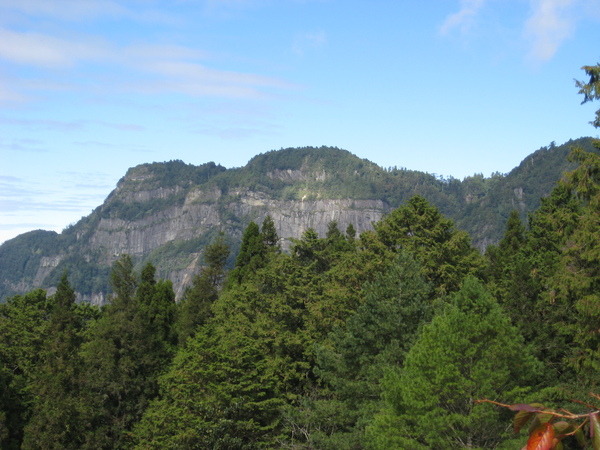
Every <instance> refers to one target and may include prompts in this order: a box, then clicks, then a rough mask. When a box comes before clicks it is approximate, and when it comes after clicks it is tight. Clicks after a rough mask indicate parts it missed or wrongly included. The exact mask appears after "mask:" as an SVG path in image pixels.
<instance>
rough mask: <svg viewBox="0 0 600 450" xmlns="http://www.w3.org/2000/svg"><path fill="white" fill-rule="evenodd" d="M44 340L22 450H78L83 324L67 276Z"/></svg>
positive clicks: (53, 302)
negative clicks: (32, 405)
mask: <svg viewBox="0 0 600 450" xmlns="http://www.w3.org/2000/svg"><path fill="white" fill-rule="evenodd" d="M50 303H51V308H50V314H49V323H48V333H47V340H46V342H45V346H44V349H43V351H42V353H41V362H40V363H39V365H38V367H37V370H36V374H35V376H34V381H33V383H32V388H31V389H32V391H33V392H34V393H35V396H36V401H35V404H34V407H33V415H32V417H31V419H30V421H29V423H28V424H27V426H26V427H25V435H24V440H23V445H22V448H24V449H30V448H31V449H34V448H55V449H70V448H71V449H77V448H80V447H81V445H82V437H83V426H82V423H81V417H80V416H81V411H82V409H84V408H85V405H82V404H81V399H80V397H79V394H80V390H81V385H80V375H81V370H82V365H81V360H80V357H79V354H78V352H79V346H80V345H81V342H82V336H81V333H80V332H81V330H82V328H83V324H82V322H81V319H80V317H79V316H78V314H77V312H76V304H75V292H74V291H73V289H72V288H71V286H70V285H69V282H68V279H67V274H66V272H65V273H64V274H63V276H62V278H61V279H60V282H59V283H58V286H57V289H56V293H55V294H54V295H53V296H52V297H51V299H50Z"/></svg>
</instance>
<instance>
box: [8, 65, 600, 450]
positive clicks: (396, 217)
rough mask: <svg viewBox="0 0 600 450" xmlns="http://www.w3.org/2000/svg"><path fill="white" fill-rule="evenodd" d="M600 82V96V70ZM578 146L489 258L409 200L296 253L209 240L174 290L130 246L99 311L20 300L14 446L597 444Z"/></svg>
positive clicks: (592, 176)
mask: <svg viewBox="0 0 600 450" xmlns="http://www.w3.org/2000/svg"><path fill="white" fill-rule="evenodd" d="M586 73H587V74H588V75H589V76H590V81H589V82H586V83H581V85H580V86H579V87H580V89H581V93H583V94H584V95H585V99H586V100H594V99H598V98H599V97H600V81H599V79H600V65H598V66H594V67H587V68H586ZM597 114H598V115H597V118H596V121H595V122H594V125H596V126H600V122H598V120H599V119H598V118H600V111H599V112H598V113H597ZM595 145H596V147H598V148H599V149H600V141H599V142H596V143H595ZM569 158H570V160H571V161H572V162H573V163H574V164H575V169H574V170H572V171H570V172H568V173H567V174H565V176H564V178H563V179H562V180H561V181H559V182H558V183H557V184H556V185H555V186H554V188H553V190H552V192H551V194H550V195H549V196H547V197H545V198H543V199H542V200H541V203H540V206H539V208H538V209H537V210H536V211H535V212H533V213H531V214H530V215H529V217H528V218H527V221H526V222H523V221H522V218H521V217H520V215H519V213H518V211H516V210H515V211H514V212H513V213H512V214H510V217H509V219H508V221H507V223H506V227H505V232H504V236H503V238H502V239H501V241H500V242H499V244H498V245H496V246H489V247H488V248H487V250H486V251H485V253H484V254H482V253H481V252H479V251H478V250H477V249H476V248H475V247H473V245H472V243H471V237H470V236H469V234H468V233H467V232H465V231H461V230H459V229H458V228H457V227H456V225H455V224H454V222H453V221H452V220H450V219H448V218H446V217H445V216H444V215H443V214H442V213H441V212H440V210H439V209H438V208H437V207H435V206H433V205H432V204H431V203H430V202H429V201H428V200H427V199H426V198H425V197H423V196H414V197H412V198H411V199H410V200H409V201H407V202H405V203H404V204H403V205H401V206H400V207H399V208H397V209H395V210H394V211H392V212H390V213H389V214H388V215H386V216H385V217H384V218H383V219H382V220H381V221H379V222H377V223H376V224H375V225H374V229H373V230H371V231H366V232H363V233H362V234H360V235H357V233H356V231H355V230H354V229H353V228H352V226H350V227H348V229H346V230H340V229H339V227H338V225H337V223H336V222H331V223H330V224H329V227H328V231H327V233H326V235H325V236H319V235H318V234H317V233H316V232H315V231H314V230H312V229H308V230H307V231H306V232H305V233H304V234H303V235H302V237H301V238H300V239H297V240H294V241H293V245H292V246H291V248H290V251H289V252H283V251H282V250H281V248H280V239H279V237H278V236H277V232H276V229H275V226H274V223H273V221H272V219H271V218H270V217H269V216H267V218H266V219H265V220H264V221H263V222H262V223H260V224H257V223H254V222H251V223H250V224H249V225H248V226H247V227H246V228H245V230H244V233H243V238H242V242H241V246H240V249H239V253H238V254H237V257H236V258H235V265H234V267H233V268H232V269H231V270H228V265H227V260H228V258H229V257H230V248H229V245H228V244H227V240H226V239H225V237H224V236H223V235H220V236H216V237H215V238H214V239H213V241H212V242H211V243H210V245H208V246H207V247H206V248H205V251H204V265H203V267H202V269H201V270H200V271H199V272H198V273H197V274H196V275H195V277H194V279H193V282H192V284H191V285H190V286H189V287H188V289H187V290H186V292H185V294H184V296H183V298H182V300H181V301H180V302H175V294H174V292H173V286H172V283H171V281H170V280H168V279H157V277H156V268H155V267H154V266H153V265H152V263H150V262H148V263H146V264H145V266H144V267H143V268H142V269H141V270H140V271H139V272H137V271H136V270H135V267H134V264H133V261H132V258H131V257H130V256H129V255H123V256H121V258H120V259H119V260H118V261H117V262H116V263H115V264H114V265H113V267H112V270H111V272H110V284H111V290H112V294H111V298H110V300H111V301H110V303H109V304H108V305H106V306H103V307H102V308H97V307H93V306H90V305H88V304H82V303H76V302H75V289H76V288H77V286H76V285H72V284H71V282H70V280H69V273H68V272H66V271H65V272H64V273H63V275H62V277H61V278H60V281H59V282H58V285H57V290H56V293H54V294H53V295H48V294H47V292H46V291H44V290H41V289H36V290H33V291H31V292H28V293H26V294H24V295H15V296H12V297H11V298H9V299H8V301H7V302H6V303H3V304H0V446H1V447H2V448H5V449H19V448H23V449H51V448H52V449H88V448H89V449H122V448H135V449H165V448H168V449H260V448H278V449H391V448H398V449H458V448H465V449H520V448H527V449H529V448H531V449H534V448H535V449H571V448H593V449H599V448H600V418H599V417H600V416H599V414H600V413H599V411H598V410H599V409H600V397H599V396H598V394H600V390H599V389H598V387H599V386H598V385H599V384H600V327H599V323H600V264H598V262H599V261H600V233H599V227H598V226H599V223H600V222H599V220H600V156H599V155H598V153H595V152H587V151H584V150H583V149H581V148H576V147H575V148H573V150H572V151H571V154H570V156H569ZM515 430H516V431H518V432H515Z"/></svg>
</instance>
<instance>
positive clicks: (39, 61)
mask: <svg viewBox="0 0 600 450" xmlns="http://www.w3.org/2000/svg"><path fill="white" fill-rule="evenodd" d="M110 54H111V53H110V52H109V50H108V49H107V48H105V47H104V46H102V45H99V44H98V43H89V42H85V41H81V40H78V41H73V40H66V39H61V38H57V37H54V36H50V35H47V34H41V33H34V32H25V33H23V32H16V31H11V30H8V29H0V59H3V60H5V61H8V62H11V63H16V64H23V65H30V66H38V67H46V68H64V67H69V66H72V65H73V64H75V63H76V62H78V61H80V60H86V59H87V60H98V59H104V58H106V57H108V56H109V55H110Z"/></svg>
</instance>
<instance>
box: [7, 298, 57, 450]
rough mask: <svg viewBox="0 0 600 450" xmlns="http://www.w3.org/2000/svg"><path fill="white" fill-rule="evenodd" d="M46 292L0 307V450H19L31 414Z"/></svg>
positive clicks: (42, 339)
mask: <svg viewBox="0 0 600 450" xmlns="http://www.w3.org/2000/svg"><path fill="white" fill-rule="evenodd" d="M48 314H49V305H48V301H47V297H46V291H43V290H42V289H36V290H34V291H31V292H29V293H27V294H25V295H23V296H21V295H16V296H14V297H11V298H9V299H8V301H7V302H6V303H2V304H0V383H2V384H1V387H2V389H1V390H0V416H1V417H3V422H2V423H0V430H1V431H0V447H2V448H3V449H9V450H10V449H19V448H21V444H22V441H23V429H24V427H25V425H26V424H27V422H28V421H29V418H30V416H31V413H32V409H33V404H34V400H35V397H34V395H33V393H32V390H31V385H32V383H33V380H34V377H35V375H36V371H37V364H38V361H39V358H40V355H41V354H42V353H43V351H42V349H43V348H44V345H45V342H46V335H47V327H48V321H47V318H48Z"/></svg>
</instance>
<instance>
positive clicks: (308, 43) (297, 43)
mask: <svg viewBox="0 0 600 450" xmlns="http://www.w3.org/2000/svg"><path fill="white" fill-rule="evenodd" d="M326 43H327V33H325V32H324V31H322V30H320V31H311V32H308V33H302V34H299V35H297V36H296V37H295V38H294V42H293V44H292V50H293V51H294V53H296V54H297V55H304V53H305V52H306V51H307V50H308V49H315V48H319V47H323V46H324V45H325V44H326Z"/></svg>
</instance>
